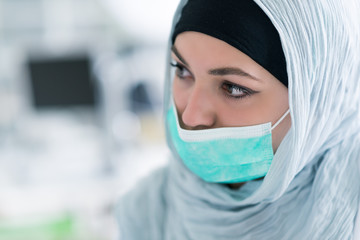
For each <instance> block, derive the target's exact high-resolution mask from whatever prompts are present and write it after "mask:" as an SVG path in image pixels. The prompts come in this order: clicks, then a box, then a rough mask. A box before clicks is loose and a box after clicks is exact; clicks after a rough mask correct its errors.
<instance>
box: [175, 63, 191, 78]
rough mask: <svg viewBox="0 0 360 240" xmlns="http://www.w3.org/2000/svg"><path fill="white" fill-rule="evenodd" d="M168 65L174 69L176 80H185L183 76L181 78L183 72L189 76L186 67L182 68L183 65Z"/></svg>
mask: <svg viewBox="0 0 360 240" xmlns="http://www.w3.org/2000/svg"><path fill="white" fill-rule="evenodd" d="M170 65H171V66H172V67H174V68H176V70H175V74H176V76H177V77H178V78H180V79H185V77H184V76H182V74H183V73H184V71H187V72H188V73H189V74H190V75H191V73H190V71H189V70H187V69H186V67H184V66H183V65H181V64H179V63H170Z"/></svg>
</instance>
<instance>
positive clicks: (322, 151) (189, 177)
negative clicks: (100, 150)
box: [117, 0, 360, 240]
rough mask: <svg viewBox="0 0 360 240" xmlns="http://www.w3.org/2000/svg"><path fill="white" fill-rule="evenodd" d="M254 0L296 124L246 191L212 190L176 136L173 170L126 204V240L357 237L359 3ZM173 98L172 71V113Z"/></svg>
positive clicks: (122, 207) (142, 186)
mask: <svg viewBox="0 0 360 240" xmlns="http://www.w3.org/2000/svg"><path fill="white" fill-rule="evenodd" d="M225 2H226V1H224V4H225ZM255 2H256V3H257V4H258V6H259V7H260V8H261V9H262V10H263V11H264V12H265V13H266V14H267V16H268V17H269V18H270V19H271V21H272V23H273V25H274V26H275V28H276V29H277V31H278V33H279V35H280V39H281V44H282V48H283V51H284V55H285V59H286V66H287V75H288V91H289V106H290V112H291V119H292V126H291V129H290V130H289V132H288V134H287V135H286V136H285V138H284V139H283V141H282V143H281V144H280V146H279V148H278V149H277V152H276V154H275V156H274V159H273V162H272V165H271V167H270V170H269V172H268V174H267V175H266V176H265V178H264V179H263V180H261V181H252V182H248V183H247V184H245V185H244V186H243V187H241V188H240V189H238V190H232V189H229V188H228V187H226V186H224V185H221V184H214V183H206V182H204V181H202V180H200V179H199V178H198V177H196V176H195V175H194V174H192V173H191V172H189V170H188V169H187V168H186V167H185V166H184V165H183V163H182V162H181V160H180V159H179V158H178V157H177V155H176V151H175V150H174V148H173V146H172V142H171V140H170V139H171V138H168V145H169V147H170V149H171V150H172V153H173V156H172V157H171V159H170V161H169V165H168V166H167V167H165V168H163V169H159V170H158V171H156V172H155V173H153V174H152V175H150V176H149V177H148V178H147V179H145V180H144V181H142V182H140V183H139V184H138V187H137V188H134V189H133V190H132V191H131V192H129V193H128V194H127V195H126V196H124V197H123V198H122V199H121V200H120V202H119V204H118V209H117V216H118V220H119V227H120V233H121V235H122V237H123V238H121V239H126V240H132V239H135V240H136V239H141V240H143V239H151V240H155V239H156V240H160V239H182V240H186V239H196V240H198V239H207V240H208V239H251V240H253V239H276V240H278V239H352V238H353V233H354V229H355V228H356V226H355V219H356V215H357V213H358V212H359V209H358V208H359V197H360V173H359V165H360V27H359V22H360V18H359V16H360V2H359V1H358V0H346V1H338V0H294V1H288V0H279V1H273V0H255ZM185 4H186V0H185V1H181V2H180V4H179V7H178V10H177V12H176V13H175V16H174V23H173V24H176V22H177V21H178V19H179V14H180V13H181V9H182V7H183V6H184V5H185ZM170 45H171V41H170V40H169V54H168V59H167V60H168V62H170V47H171V46H170ZM170 99H171V79H170V69H168V70H167V73H166V84H165V105H164V107H165V109H164V110H165V111H167V110H168V109H169V108H170ZM166 127H167V126H166ZM167 132H168V131H167Z"/></svg>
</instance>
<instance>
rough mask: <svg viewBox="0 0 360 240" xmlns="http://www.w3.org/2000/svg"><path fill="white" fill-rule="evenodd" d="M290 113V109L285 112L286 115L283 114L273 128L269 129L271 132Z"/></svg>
mask: <svg viewBox="0 0 360 240" xmlns="http://www.w3.org/2000/svg"><path fill="white" fill-rule="evenodd" d="M289 113H290V108H289V109H288V110H287V111H286V113H284V115H282V117H281V118H280V119H279V120H278V121H277V122H276V123H275V124H274V126H272V127H271V131H272V130H273V129H274V128H276V127H277V125H279V123H281V121H282V120H283V119H284V118H285V117H286V116H287V115H288V114H289Z"/></svg>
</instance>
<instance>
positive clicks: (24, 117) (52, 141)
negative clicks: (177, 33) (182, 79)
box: [0, 0, 178, 240]
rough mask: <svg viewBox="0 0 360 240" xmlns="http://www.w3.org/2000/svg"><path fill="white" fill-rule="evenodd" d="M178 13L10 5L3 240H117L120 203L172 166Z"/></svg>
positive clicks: (110, 4)
mask: <svg viewBox="0 0 360 240" xmlns="http://www.w3.org/2000/svg"><path fill="white" fill-rule="evenodd" d="M177 2H178V1H166V0H163V1H156V2H153V3H152V4H150V5H149V3H148V2H147V1H144V0H143V1H139V0H136V1H129V0H122V1H116V0H76V1H75V0H17V1H13V0H0V240H5V239H6V240H20V239H21V240H22V239H26V240H33V239H36V240H42V239H46V240H52V239H56V240H60V239H61V240H63V239H71V240H85V239H86V240H113V239H117V228H116V220H115V218H114V205H115V204H116V200H117V199H118V198H119V197H120V196H121V195H122V194H123V193H125V192H126V191H127V190H129V189H130V188H131V187H133V186H134V185H135V184H136V181H137V180H138V179H139V178H141V177H142V176H145V175H146V174H149V172H150V171H151V170H152V169H154V168H157V167H161V166H162V165H164V164H165V163H166V158H167V154H168V150H167V148H166V146H165V140H164V129H163V124H162V121H163V120H162V91H163V80H164V79H163V77H164V69H165V64H166V62H165V48H166V41H167V35H168V31H169V29H170V24H171V16H172V14H173V11H175V7H176V4H177ZM134 4H136V5H134ZM135 6H137V7H136V8H135ZM138 6H142V7H141V8H139V7H138Z"/></svg>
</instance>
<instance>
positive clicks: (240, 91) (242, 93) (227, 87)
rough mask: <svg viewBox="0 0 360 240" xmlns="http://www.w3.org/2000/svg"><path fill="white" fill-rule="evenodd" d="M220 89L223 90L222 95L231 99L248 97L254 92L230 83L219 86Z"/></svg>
mask: <svg viewBox="0 0 360 240" xmlns="http://www.w3.org/2000/svg"><path fill="white" fill-rule="evenodd" d="M221 89H222V90H224V94H225V95H226V96H227V97H231V98H243V97H248V96H250V95H251V94H253V93H254V91H252V90H250V89H247V88H245V87H242V86H239V85H236V84H233V83H230V82H224V83H223V84H222V85H221Z"/></svg>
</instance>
